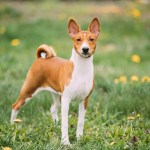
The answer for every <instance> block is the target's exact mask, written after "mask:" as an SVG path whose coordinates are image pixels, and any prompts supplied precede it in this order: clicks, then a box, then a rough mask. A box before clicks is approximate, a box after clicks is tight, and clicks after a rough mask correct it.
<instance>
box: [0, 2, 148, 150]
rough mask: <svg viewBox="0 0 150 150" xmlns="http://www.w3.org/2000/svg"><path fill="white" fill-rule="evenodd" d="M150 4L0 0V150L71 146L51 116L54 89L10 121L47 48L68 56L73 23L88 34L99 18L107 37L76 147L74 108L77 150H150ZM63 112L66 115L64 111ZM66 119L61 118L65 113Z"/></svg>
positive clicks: (102, 37) (72, 137)
mask: <svg viewBox="0 0 150 150" xmlns="http://www.w3.org/2000/svg"><path fill="white" fill-rule="evenodd" d="M149 8H150V3H149V1H148V0H133V1H125V0H124V1H123V0H120V1H117V0H114V1H102V0H100V1H98V0H97V1H86V0H78V1H75V0H74V1H71V0H70V1H69V0H68V1H65V0H60V1H59V0H56V1H54V0H52V1H48V0H47V1H46V0H43V1H42V0H41V1H38V0H33V1H26V0H20V1H0V148H3V147H7V146H8V147H10V148H12V149H15V150H16V149H64V147H63V146H60V145H59V142H60V137H61V131H60V125H61V122H59V124H58V126H55V125H54V123H53V122H52V119H51V116H50V114H49V107H50V105H51V104H52V100H51V96H50V94H49V93H48V92H43V93H39V94H38V95H37V96H36V97H34V98H33V101H31V102H30V103H29V104H28V105H27V106H25V107H24V108H23V109H22V110H21V111H20V114H19V116H18V117H19V118H20V119H21V120H22V122H21V124H19V125H14V126H11V125H10V124H9V119H10V113H11V105H12V104H13V103H14V102H15V100H16V99H17V96H18V94H19V90H20V88H21V86H22V84H23V82H24V80H25V77H26V74H27V71H28V69H29V68H30V66H31V64H32V63H33V62H34V60H35V59H36V49H37V48H38V46H39V45H41V44H44V43H45V44H48V45H51V46H53V48H54V49H55V51H56V53H57V55H58V56H60V57H63V58H66V59H69V58H70V56H71V50H72V41H71V39H70V37H69V35H68V31H67V24H68V20H69V19H70V18H73V19H75V20H76V21H77V22H78V23H79V24H80V25H81V28H82V29H83V30H86V29H87V28H88V25H89V23H90V22H91V20H92V19H93V18H94V17H97V18H99V20H100V23H101V33H100V37H99V39H98V42H97V50H96V54H95V55H94V68H95V89H94V92H93V94H92V96H91V98H90V101H89V106H88V110H87V114H86V119H85V130H84V131H85V133H84V136H83V138H82V139H81V140H80V141H79V142H76V139H75V130H76V123H77V106H78V105H77V102H73V103H72V104H71V108H70V115H69V123H70V130H69V134H70V140H71V143H73V145H72V148H71V149H79V150H80V149H104V148H105V149H148V148H150V145H149V143H150V42H149V41H150V9H149ZM59 114H60V113H59ZM59 116H60V115H59Z"/></svg>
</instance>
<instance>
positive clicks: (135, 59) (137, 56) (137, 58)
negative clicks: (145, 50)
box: [131, 54, 141, 63]
mask: <svg viewBox="0 0 150 150" xmlns="http://www.w3.org/2000/svg"><path fill="white" fill-rule="evenodd" d="M131 60H132V62H135V63H139V62H140V61H141V57H140V56H139V55H136V54H134V55H132V56H131Z"/></svg>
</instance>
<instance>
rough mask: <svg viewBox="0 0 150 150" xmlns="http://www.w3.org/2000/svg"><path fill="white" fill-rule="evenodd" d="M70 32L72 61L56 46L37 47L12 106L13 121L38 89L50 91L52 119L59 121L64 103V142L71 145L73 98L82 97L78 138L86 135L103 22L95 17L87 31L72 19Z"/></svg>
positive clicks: (62, 123) (62, 115)
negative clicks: (70, 125)
mask: <svg viewBox="0 0 150 150" xmlns="http://www.w3.org/2000/svg"><path fill="white" fill-rule="evenodd" d="M68 31H69V35H70V37H71V38H72V40H73V49H72V55H71V58H70V60H65V59H62V58H60V57H57V56H56V54H55V52H54V50H53V48H52V47H49V46H48V45H41V46H40V47H39V48H38V49H37V54H36V55H37V56H36V57H37V58H36V60H35V62H34V63H33V64H32V66H31V68H30V69H29V71H28V73H27V77H26V80H25V82H24V84H23V86H22V88H21V91H20V94H19V97H18V99H17V101H16V102H15V103H14V104H13V105H12V114H11V119H10V121H11V123H13V122H14V120H15V119H16V117H17V114H18V112H19V110H20V108H21V107H22V106H23V105H24V104H25V103H27V102H28V101H29V100H30V99H31V98H32V97H33V96H34V95H36V94H37V93H38V92H39V91H42V90H48V91H50V92H51V94H52V97H53V101H54V102H53V105H52V106H51V108H50V111H51V114H52V118H53V120H54V121H55V122H58V120H59V119H58V115H57V111H58V108H59V106H60V104H61V118H62V120H61V132H62V138H61V142H62V143H63V144H64V145H69V144H70V142H69V136H68V111H69V104H70V102H71V100H73V99H78V100H79V113H78V125H77V131H76V137H77V138H80V137H81V136H82V135H83V127H84V117H85V112H86V109H87V105H88V99H89V96H90V95H91V93H92V91H93V88H94V70H93V55H94V53H95V49H96V41H97V38H98V36H99V32H100V23H99V21H98V19H97V18H94V19H93V20H92V22H91V24H90V26H89V28H88V30H87V31H82V30H81V28H80V27H79V26H78V24H77V23H76V22H75V21H74V20H73V19H70V21H69V23H68Z"/></svg>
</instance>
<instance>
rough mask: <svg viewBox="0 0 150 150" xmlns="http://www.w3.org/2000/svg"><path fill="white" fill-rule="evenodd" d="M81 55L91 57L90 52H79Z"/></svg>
mask: <svg viewBox="0 0 150 150" xmlns="http://www.w3.org/2000/svg"><path fill="white" fill-rule="evenodd" d="M80 55H81V57H83V58H89V57H91V54H90V53H80Z"/></svg>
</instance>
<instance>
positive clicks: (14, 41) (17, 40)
mask: <svg viewBox="0 0 150 150" xmlns="http://www.w3.org/2000/svg"><path fill="white" fill-rule="evenodd" d="M19 44H20V40H19V39H13V40H12V41H11V45H12V46H18V45H19Z"/></svg>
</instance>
